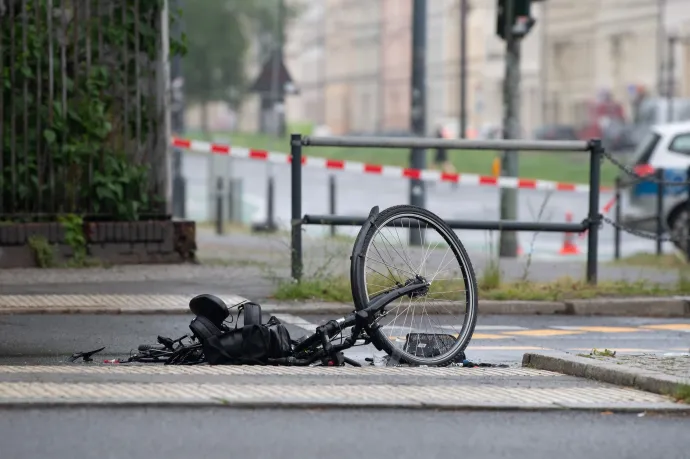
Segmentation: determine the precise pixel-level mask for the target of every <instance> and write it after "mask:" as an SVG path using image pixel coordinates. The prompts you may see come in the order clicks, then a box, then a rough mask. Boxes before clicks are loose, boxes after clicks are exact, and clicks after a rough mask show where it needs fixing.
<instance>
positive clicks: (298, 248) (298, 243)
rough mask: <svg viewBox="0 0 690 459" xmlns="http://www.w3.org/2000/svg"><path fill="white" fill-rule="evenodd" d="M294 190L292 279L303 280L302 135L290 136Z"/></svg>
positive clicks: (292, 186) (292, 185)
mask: <svg viewBox="0 0 690 459" xmlns="http://www.w3.org/2000/svg"><path fill="white" fill-rule="evenodd" d="M290 156H291V161H290V171H291V182H292V183H291V188H292V197H291V199H292V222H291V223H292V225H291V226H292V278H293V279H294V280H296V281H300V280H301V279H302V135H301V134H291V135H290Z"/></svg>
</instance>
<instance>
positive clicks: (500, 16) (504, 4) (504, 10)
mask: <svg viewBox="0 0 690 459" xmlns="http://www.w3.org/2000/svg"><path fill="white" fill-rule="evenodd" d="M497 1H498V5H497V15H496V34H497V35H498V36H499V37H501V38H502V39H504V40H505V39H506V19H507V16H508V14H509V13H508V10H511V9H512V11H511V13H512V14H510V16H511V17H510V18H509V21H508V24H510V27H511V30H512V34H513V36H514V37H524V36H525V35H527V33H529V31H530V30H531V29H532V27H534V24H536V22H537V21H536V20H535V19H534V18H533V17H532V16H531V15H530V9H531V6H532V2H533V1H540V0H497ZM511 3H512V5H511Z"/></svg>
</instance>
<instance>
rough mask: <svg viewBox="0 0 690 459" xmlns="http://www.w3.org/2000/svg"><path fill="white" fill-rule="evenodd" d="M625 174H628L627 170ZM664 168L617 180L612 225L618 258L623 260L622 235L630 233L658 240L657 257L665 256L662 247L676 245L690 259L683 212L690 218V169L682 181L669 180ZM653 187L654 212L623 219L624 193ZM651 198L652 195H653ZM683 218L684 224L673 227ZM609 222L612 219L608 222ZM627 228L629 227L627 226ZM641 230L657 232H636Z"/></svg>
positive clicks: (689, 233) (688, 232)
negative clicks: (650, 229) (640, 228)
mask: <svg viewBox="0 0 690 459" xmlns="http://www.w3.org/2000/svg"><path fill="white" fill-rule="evenodd" d="M623 172H628V171H627V170H625V169H623ZM667 172H669V171H667V170H666V169H664V168H660V169H656V170H654V174H652V175H644V176H638V175H636V174H634V173H628V174H627V177H618V178H616V184H615V200H616V208H615V214H614V220H613V221H612V222H611V224H612V226H613V231H614V233H613V234H614V238H613V240H614V259H616V260H618V259H620V257H621V233H622V232H624V231H625V232H628V233H630V234H633V235H635V236H638V237H641V238H645V239H650V240H654V241H655V245H656V255H657V256H660V255H662V253H663V247H662V244H663V243H664V242H672V243H674V244H675V245H676V246H677V247H678V248H679V249H682V251H683V252H684V255H685V259H686V261H687V260H690V244H688V241H690V225H688V224H687V220H685V219H684V218H682V217H683V215H682V214H683V212H685V213H686V214H687V215H690V168H688V169H686V170H685V171H684V173H683V177H682V181H677V180H676V181H674V180H668V178H667ZM640 185H642V186H649V187H651V188H653V189H654V201H655V202H654V211H653V212H652V211H651V209H650V211H649V212H647V215H643V216H640V217H636V218H627V219H626V220H625V221H624V220H623V217H622V193H623V192H624V191H627V190H629V189H630V188H632V187H635V186H640ZM650 198H651V196H650ZM676 219H679V220H680V221H681V223H683V224H681V225H678V226H677V227H676V228H673V227H672V225H673V224H674V223H676V222H675V221H674V220H676ZM604 220H605V221H606V220H608V219H606V218H605V219H604ZM626 225H627V226H626ZM632 226H637V227H650V228H651V227H653V228H654V229H653V231H652V232H650V231H646V230H639V229H634V228H632Z"/></svg>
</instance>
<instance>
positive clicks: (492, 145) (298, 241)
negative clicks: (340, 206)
mask: <svg viewBox="0 0 690 459" xmlns="http://www.w3.org/2000/svg"><path fill="white" fill-rule="evenodd" d="M311 146H320V147H349V148H362V147H371V148H406V149H407V148H419V149H431V148H445V149H448V150H494V151H495V150H531V151H551V152H556V151H588V152H589V153H590V163H589V164H590V175H589V206H588V207H589V209H588V214H587V218H586V219H585V220H583V221H582V222H581V223H549V222H520V221H472V220H447V221H446V223H448V225H449V226H450V227H451V228H453V229H466V230H493V231H544V232H557V233H561V232H562V233H582V232H585V231H586V232H587V237H588V241H587V282H588V283H590V284H596V282H597V259H598V236H599V226H600V224H601V221H602V215H601V214H600V211H599V197H600V189H599V187H600V176H601V161H602V159H603V154H604V149H603V147H602V144H601V141H600V140H598V139H593V140H590V141H588V142H585V141H524V140H489V141H481V140H445V139H429V138H385V137H379V138H375V137H372V138H353V137H302V136H301V135H300V134H292V135H291V139H290V152H291V181H292V185H291V186H292V199H291V201H292V209H291V210H292V222H291V223H292V237H291V239H292V244H291V245H292V247H291V248H292V277H293V279H296V280H299V279H301V277H302V272H303V271H302V269H303V259H302V225H342V226H346V225H347V226H359V225H362V224H363V223H364V221H365V220H366V217H358V216H339V215H302V158H303V157H302V149H303V148H304V147H311Z"/></svg>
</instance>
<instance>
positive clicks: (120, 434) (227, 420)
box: [0, 408, 690, 459]
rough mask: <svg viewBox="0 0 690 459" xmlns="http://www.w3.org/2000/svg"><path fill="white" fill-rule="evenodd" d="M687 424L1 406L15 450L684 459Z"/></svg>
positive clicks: (9, 445) (564, 416) (550, 415)
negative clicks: (11, 407)
mask: <svg viewBox="0 0 690 459" xmlns="http://www.w3.org/2000/svg"><path fill="white" fill-rule="evenodd" d="M689 427H690V418H688V417H682V416H677V415H675V416H670V415H664V416H661V415H654V416H651V415H646V416H643V417H638V415H637V414H625V415H623V414H614V415H611V414H609V415H606V414H601V413H576V412H544V413H533V412H494V411H484V412H471V411H470V412H429V411H427V412H421V411H405V410H396V411H375V410H367V411H360V410H357V411H355V410H347V409H345V410H343V409H337V410H326V411H322V410H300V411H295V410H282V411H279V410H233V409H227V408H226V409H223V408H220V409H197V410H195V409H186V410H182V409H173V408H171V409H161V408H146V409H136V410H134V409H97V408H92V409H29V410H21V411H19V410H0V444H2V455H3V457H7V458H12V459H34V458H37V457H50V458H52V459H63V458H64V459H73V458H75V457H99V458H103V459H107V458H118V459H126V458H147V459H148V458H165V459H177V458H180V459H182V458H184V459H188V458H190V457H193V458H200V457H247V458H272V457H280V458H285V459H291V458H295V459H303V458H312V457H360V456H361V457H380V458H396V459H401V458H413V459H418V458H437V457H463V458H468V459H469V458H482V459H486V458H497V459H498V458H510V459H553V458H555V457H558V458H559V459H581V458H583V457H587V458H589V459H597V458H602V459H604V458H605V459H609V458H626V459H636V458H640V459H642V458H644V459H648V458H652V457H663V458H664V459H685V458H687V457H688V447H689V446H690V442H689V441H688V436H687V432H688V428H689ZM36 432H40V434H39V435H36V434H35V433H36Z"/></svg>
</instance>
